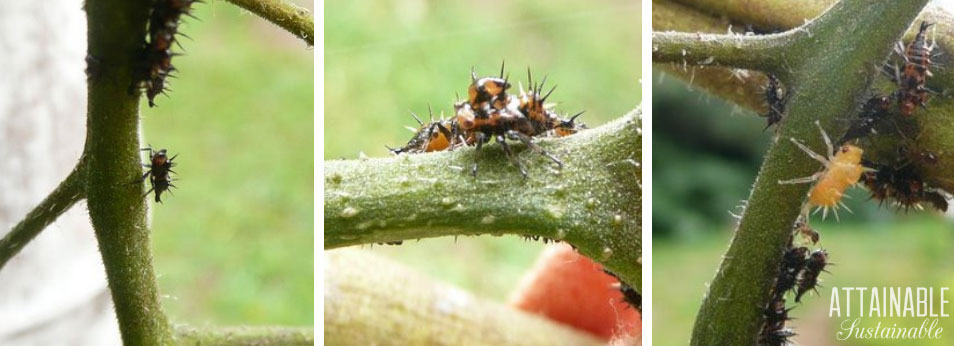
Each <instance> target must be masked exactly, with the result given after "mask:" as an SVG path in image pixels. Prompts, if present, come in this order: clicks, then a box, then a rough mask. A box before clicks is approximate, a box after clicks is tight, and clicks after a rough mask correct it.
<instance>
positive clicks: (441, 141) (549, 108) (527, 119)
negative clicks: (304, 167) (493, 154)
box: [388, 64, 586, 177]
mask: <svg viewBox="0 0 954 346" xmlns="http://www.w3.org/2000/svg"><path fill="white" fill-rule="evenodd" d="M527 83H528V84H529V87H530V90H523V86H520V93H519V94H517V95H511V94H509V93H508V92H507V91H508V90H509V89H510V87H511V85H510V81H509V79H508V78H505V77H504V66H503V64H501V66H500V75H499V76H498V77H482V78H478V77H477V74H476V73H474V72H473V71H472V72H471V83H470V87H469V88H468V90H467V100H463V101H458V102H456V103H454V116H453V117H451V118H450V119H440V120H434V119H433V115H432V116H431V119H430V121H428V122H423V121H421V119H420V118H418V117H417V116H416V115H414V118H415V119H416V120H417V122H418V123H419V124H420V127H419V128H418V129H417V130H415V133H414V136H413V137H412V138H411V140H410V141H408V143H407V144H406V145H405V146H403V147H401V148H396V149H392V148H388V149H389V150H391V152H392V153H394V154H405V153H407V154H416V153H425V152H432V151H443V150H453V149H455V148H458V147H462V146H475V147H476V149H477V150H476V152H475V153H474V165H473V167H472V168H471V174H473V175H474V176H475V177H476V176H477V160H478V157H479V153H480V149H481V147H482V146H483V145H484V144H485V143H487V142H489V141H490V140H491V139H495V140H496V141H497V143H500V146H501V147H502V148H503V151H504V153H505V154H506V155H507V158H509V159H510V162H511V163H513V165H515V166H517V168H518V169H519V170H520V173H521V174H523V176H524V177H526V176H527V171H526V169H525V168H524V166H523V164H522V163H521V162H520V161H519V160H517V158H516V156H514V153H513V151H512V150H511V148H510V145H509V144H508V143H507V140H508V139H509V140H517V141H520V142H522V143H524V144H525V145H526V146H527V147H528V148H530V149H531V150H533V151H535V152H538V153H540V154H541V155H543V156H546V157H547V158H549V159H550V160H551V161H553V162H554V163H556V164H557V166H559V167H563V162H561V161H560V160H559V159H558V158H556V157H555V156H553V155H551V154H550V153H548V152H547V151H545V150H543V148H541V147H540V146H538V145H537V144H535V143H534V141H533V139H534V138H536V137H563V136H569V135H572V134H574V133H576V132H577V131H579V130H581V129H584V128H586V127H585V126H584V125H583V124H581V123H578V122H576V118H577V117H578V116H580V115H581V114H583V112H580V113H577V114H575V115H573V116H571V117H569V118H562V117H560V116H559V115H557V114H556V112H554V111H553V105H551V104H547V103H545V102H546V100H547V98H548V97H549V96H550V94H551V93H552V92H553V90H554V89H556V87H555V86H554V87H553V88H551V89H550V90H549V91H548V92H547V93H546V94H543V86H544V84H545V83H546V78H544V79H543V80H542V81H541V82H540V83H537V84H534V82H533V77H532V76H531V75H530V70H529V69H528V70H527ZM412 115H413V113H412Z"/></svg>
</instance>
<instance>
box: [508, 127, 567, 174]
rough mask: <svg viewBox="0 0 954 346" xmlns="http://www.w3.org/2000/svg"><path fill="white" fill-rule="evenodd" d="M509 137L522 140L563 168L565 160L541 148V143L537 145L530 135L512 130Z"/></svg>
mask: <svg viewBox="0 0 954 346" xmlns="http://www.w3.org/2000/svg"><path fill="white" fill-rule="evenodd" d="M507 137H509V138H512V139H517V140H520V141H521V142H523V144H526V145H527V147H528V148H530V149H532V150H533V151H536V152H538V153H540V154H541V155H543V156H546V157H547V158H549V159H550V160H551V161H553V162H555V163H556V164H557V166H560V168H563V162H562V161H560V159H558V158H556V157H555V156H553V155H550V153H548V152H547V151H546V150H543V148H541V147H540V146H539V145H536V144H535V143H533V140H532V139H531V138H530V136H527V135H525V134H523V133H520V132H517V131H514V130H510V131H507Z"/></svg>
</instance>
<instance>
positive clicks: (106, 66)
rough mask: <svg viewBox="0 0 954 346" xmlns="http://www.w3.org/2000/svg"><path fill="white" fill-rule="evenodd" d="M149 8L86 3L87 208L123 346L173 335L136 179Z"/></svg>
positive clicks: (122, 0) (105, 0) (119, 1)
mask: <svg viewBox="0 0 954 346" xmlns="http://www.w3.org/2000/svg"><path fill="white" fill-rule="evenodd" d="M150 4H151V2H149V1H127V0H87V1H86V5H85V8H86V13H87V16H88V20H87V22H88V26H89V31H88V34H89V54H90V55H91V56H93V57H94V58H95V60H97V66H96V68H95V69H93V70H95V71H96V73H94V74H93V76H92V77H91V78H90V80H89V83H88V89H89V95H88V119H87V133H86V155H87V158H88V164H89V167H88V169H89V172H88V173H89V174H88V186H87V188H86V191H87V204H88V206H89V215H90V219H91V220H92V223H93V228H94V230H95V231H96V239H97V242H98V243H99V250H100V253H101V255H102V257H103V264H104V266H105V267H106V279H107V281H108V282H109V289H110V292H111V293H112V297H113V303H114V306H115V309H116V317H117V319H118V321H119V330H120V333H121V334H122V338H123V343H124V344H126V345H156V344H168V343H169V340H170V337H171V331H170V328H169V323H168V321H167V320H166V317H165V315H164V314H163V313H162V306H161V305H160V303H159V294H158V288H157V285H156V275H155V273H154V271H153V267H152V251H151V248H150V241H149V234H150V230H149V227H148V226H147V223H146V213H147V208H146V202H145V198H143V191H144V189H143V185H142V183H141V182H140V180H139V177H140V176H141V174H142V168H141V166H140V150H139V149H140V144H139V92H136V93H134V94H131V93H130V92H129V86H130V85H132V82H133V71H134V69H135V64H134V61H136V58H137V57H138V56H139V52H140V49H141V46H142V39H143V37H145V35H146V21H147V18H148V15H149V9H150Z"/></svg>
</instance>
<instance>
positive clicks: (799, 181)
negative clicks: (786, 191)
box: [778, 172, 822, 185]
mask: <svg viewBox="0 0 954 346" xmlns="http://www.w3.org/2000/svg"><path fill="white" fill-rule="evenodd" d="M821 175H822V172H818V173H815V174H812V175H811V176H808V177H804V178H795V179H789V180H779V181H778V183H779V184H783V185H787V184H806V183H810V182H813V181H815V180H818V178H820V177H821Z"/></svg>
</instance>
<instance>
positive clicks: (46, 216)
mask: <svg viewBox="0 0 954 346" xmlns="http://www.w3.org/2000/svg"><path fill="white" fill-rule="evenodd" d="M86 175H87V172H86V161H85V160H84V159H83V158H80V160H79V163H77V164H76V167H74V168H73V171H72V172H70V175H69V176H67V177H66V179H64V180H63V181H62V182H60V185H59V186H57V187H56V189H55V190H53V192H51V193H50V194H49V195H48V196H46V198H44V199H43V201H42V202H40V204H38V205H37V206H36V207H34V208H33V210H31V211H30V212H29V213H27V215H26V217H24V218H23V220H21V221H20V222H19V223H17V224H16V226H13V229H11V230H10V233H7V234H6V235H5V236H4V237H3V238H2V239H0V270H3V267H4V265H6V264H7V261H9V260H10V258H11V257H13V256H15V255H16V254H17V253H19V252H20V250H22V249H23V247H24V246H26V244H28V243H29V242H30V241H31V240H33V238H35V237H36V236H37V235H38V234H40V232H41V231H43V230H44V229H45V228H46V226H49V225H50V224H51V223H53V221H56V219H57V218H58V217H59V216H60V215H62V214H63V213H64V212H66V211H67V210H69V209H70V207H72V206H73V204H76V202H78V201H80V200H82V199H83V198H85V197H86Z"/></svg>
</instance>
